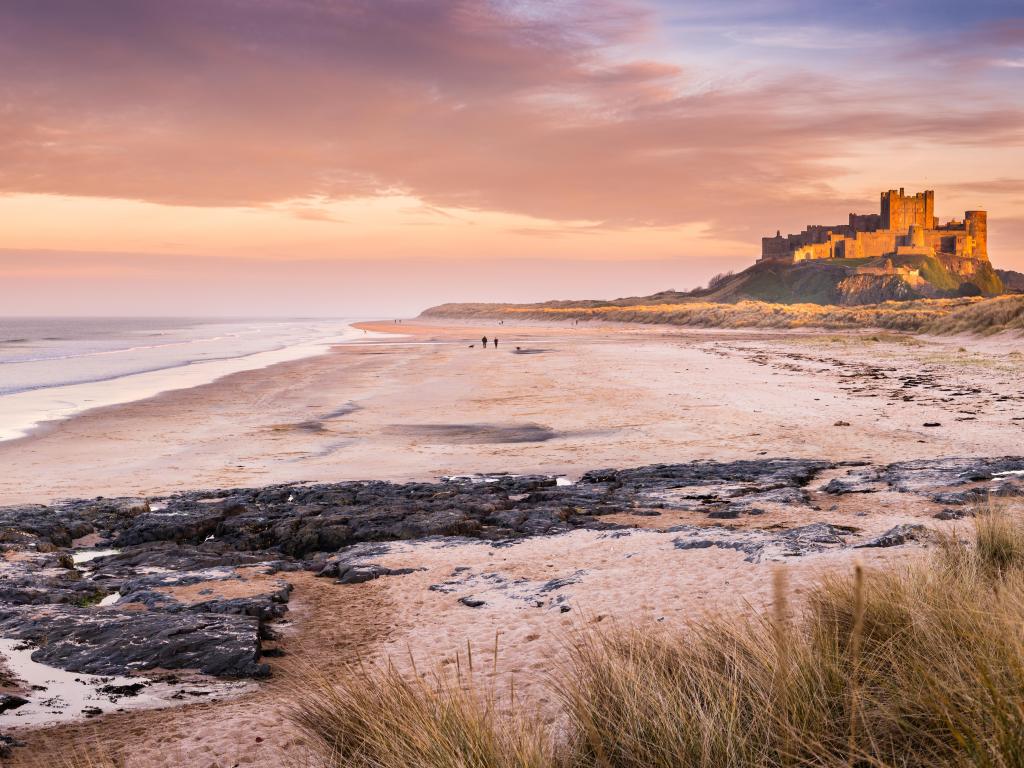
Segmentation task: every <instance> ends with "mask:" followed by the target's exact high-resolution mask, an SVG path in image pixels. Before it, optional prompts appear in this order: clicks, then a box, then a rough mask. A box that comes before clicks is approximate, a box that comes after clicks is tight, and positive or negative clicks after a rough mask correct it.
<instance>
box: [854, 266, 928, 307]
mask: <svg viewBox="0 0 1024 768" xmlns="http://www.w3.org/2000/svg"><path fill="white" fill-rule="evenodd" d="M836 294H837V301H836V303H837V304H842V305H844V306H859V305H863V304H881V303H882V302H883V301H907V300H910V299H919V298H922V296H921V294H920V293H919V292H918V291H917V290H915V289H914V288H913V287H912V286H911V285H910V284H909V283H908V282H907V281H906V280H905V279H904V278H903V277H900V276H899V275H884V274H882V275H870V274H860V275H850V276H849V277H844V278H843V279H842V280H840V281H839V283H838V284H837V285H836Z"/></svg>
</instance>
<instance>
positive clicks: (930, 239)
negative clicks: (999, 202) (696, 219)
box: [760, 188, 988, 263]
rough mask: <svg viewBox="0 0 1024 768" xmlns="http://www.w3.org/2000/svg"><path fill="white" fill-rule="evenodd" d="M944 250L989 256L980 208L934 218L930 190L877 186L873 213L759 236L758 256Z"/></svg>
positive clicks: (859, 256) (777, 257) (768, 258)
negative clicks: (954, 216)
mask: <svg viewBox="0 0 1024 768" xmlns="http://www.w3.org/2000/svg"><path fill="white" fill-rule="evenodd" d="M935 254H946V255H949V256H956V257H959V258H963V259H975V260H980V261H988V221H987V214H986V213H985V211H965V212H964V218H963V220H962V221H959V220H957V219H952V220H950V221H948V222H946V223H945V224H939V220H938V219H937V218H936V217H935V192H934V191H932V190H930V189H928V190H925V191H924V192H918V193H916V194H913V195H907V194H904V191H903V189H902V188H900V189H899V190H895V189H890V190H887V191H886V192H882V193H881V195H880V201H879V212H878V213H866V214H858V213H851V214H850V215H849V220H848V222H847V223H846V224H835V225H824V224H809V225H808V226H807V228H806V229H804V231H803V232H800V233H798V234H795V235H785V236H783V234H782V232H781V231H779V232H776V233H775V237H762V238H761V259H760V261H774V260H779V261H786V262H790V263H795V262H798V261H805V260H810V259H863V258H880V257H883V256H913V255H931V256H934V255H935Z"/></svg>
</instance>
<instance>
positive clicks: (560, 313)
mask: <svg viewBox="0 0 1024 768" xmlns="http://www.w3.org/2000/svg"><path fill="white" fill-rule="evenodd" d="M423 316H424V317H452V318H462V319H481V320H482V319H499V318H500V319H505V320H509V321H512V322H514V321H515V320H542V321H543V320H548V321H565V320H581V321H594V320H596V321H605V322H618V323H638V324H661V325H677V326H689V327H695V328H767V329H789V328H827V329H833V330H841V329H852V328H883V329H886V330H891V331H904V332H910V333H936V334H952V333H979V334H987V333H997V332H999V331H1006V330H1018V331H1019V330H1024V297H1021V296H1002V297H997V298H994V299H981V298H960V299H919V300H916V301H887V302H885V303H882V304H870V305H864V306H850V307H847V306H837V305H831V304H773V303H769V302H764V301H738V302H736V303H718V302H711V301H697V300H694V301H687V302H685V303H674V304H655V303H651V304H635V305H613V304H600V303H597V302H581V303H577V304H574V303H569V302H555V303H552V304H550V305H543V304H534V305H511V304H445V305H442V306H439V307H433V308H431V309H428V310H426V311H425V312H424V313H423Z"/></svg>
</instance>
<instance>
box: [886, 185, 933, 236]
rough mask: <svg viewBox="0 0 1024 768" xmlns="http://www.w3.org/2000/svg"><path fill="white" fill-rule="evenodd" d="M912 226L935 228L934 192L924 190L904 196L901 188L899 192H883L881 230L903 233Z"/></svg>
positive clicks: (892, 190) (893, 190) (891, 190)
mask: <svg viewBox="0 0 1024 768" xmlns="http://www.w3.org/2000/svg"><path fill="white" fill-rule="evenodd" d="M914 225H917V226H919V227H923V228H924V229H932V228H934V227H935V192H933V191H932V190H930V189H926V190H925V191H924V192H918V193H917V194H916V195H906V194H904V192H903V187H900V188H899V191H897V190H895V189H890V190H889V191H888V192H883V193H882V200H881V228H882V229H891V230H894V231H896V232H898V233H904V232H908V231H909V230H910V228H911V227H912V226H914Z"/></svg>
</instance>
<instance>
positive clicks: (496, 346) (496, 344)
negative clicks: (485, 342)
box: [494, 338, 498, 349]
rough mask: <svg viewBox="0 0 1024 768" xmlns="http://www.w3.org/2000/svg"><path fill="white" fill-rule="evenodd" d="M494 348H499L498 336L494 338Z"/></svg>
mask: <svg viewBox="0 0 1024 768" xmlns="http://www.w3.org/2000/svg"><path fill="white" fill-rule="evenodd" d="M494 348H495V349H497V348H498V339H497V338H495V339H494Z"/></svg>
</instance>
